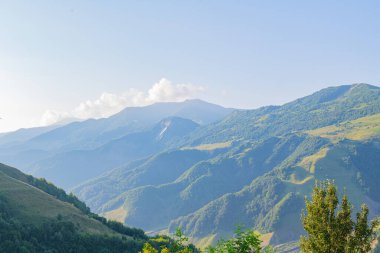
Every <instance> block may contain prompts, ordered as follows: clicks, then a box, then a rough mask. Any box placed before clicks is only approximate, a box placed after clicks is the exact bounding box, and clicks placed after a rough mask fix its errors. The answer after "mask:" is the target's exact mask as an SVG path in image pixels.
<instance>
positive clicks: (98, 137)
mask: <svg viewBox="0 0 380 253" xmlns="http://www.w3.org/2000/svg"><path fill="white" fill-rule="evenodd" d="M232 111H233V109H229V108H224V107H221V106H218V105H214V104H211V103H207V102H204V101H202V100H186V101H184V102H168V103H156V104H152V105H149V106H144V107H129V108H125V109H124V110H122V111H121V112H119V113H117V114H115V115H113V116H111V117H109V118H103V119H97V120H95V119H89V120H85V121H81V122H73V123H70V124H67V125H64V126H60V127H53V129H50V131H45V130H49V129H46V128H44V129H26V130H20V132H25V133H26V134H25V135H27V136H28V138H20V137H17V138H15V137H12V138H13V139H17V140H18V141H17V142H14V143H13V144H12V145H2V143H4V144H5V141H2V140H3V139H6V138H10V137H9V136H20V135H21V133H12V134H8V135H5V136H1V137H0V160H1V161H3V162H5V163H7V164H11V165H14V166H16V167H18V168H21V169H22V170H24V171H29V169H28V168H29V166H30V165H31V164H33V163H35V162H38V161H40V160H44V159H47V158H49V157H51V156H54V155H57V154H59V153H62V152H70V151H73V150H93V149H96V148H100V147H101V146H102V145H105V144H107V143H109V142H111V141H113V140H116V139H120V138H122V137H124V136H126V135H128V134H133V133H136V132H143V131H148V130H149V129H151V128H152V127H154V125H155V124H157V122H159V121H161V120H163V119H165V118H169V117H179V118H184V119H189V120H192V121H194V122H196V123H197V124H208V123H211V122H215V121H217V120H221V119H222V118H224V117H225V116H226V115H227V114H229V113H230V112H232ZM41 130H43V131H41ZM39 131H40V132H39ZM7 136H8V137H7ZM12 138H11V139H12ZM6 142H9V141H6Z"/></svg>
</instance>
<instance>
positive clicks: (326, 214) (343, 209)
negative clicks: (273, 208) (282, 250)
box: [300, 181, 377, 253]
mask: <svg viewBox="0 0 380 253" xmlns="http://www.w3.org/2000/svg"><path fill="white" fill-rule="evenodd" d="M338 207H339V210H338ZM351 213H352V207H351V204H350V202H349V201H348V197H347V195H344V196H343V199H342V203H341V204H340V205H339V200H338V197H337V189H336V186H335V185H334V183H333V182H331V181H326V182H321V183H317V184H316V185H315V187H314V189H313V194H312V199H311V200H306V213H304V214H303V215H302V222H303V225H304V229H305V230H306V232H307V236H302V237H301V240H300V247H301V251H302V252H305V253H367V252H369V251H370V249H371V243H372V241H373V240H374V238H375V232H374V230H375V226H376V225H377V222H375V221H373V222H372V224H371V225H369V224H368V207H367V206H366V205H362V207H361V211H360V212H359V213H358V214H357V216H356V217H357V218H356V222H354V221H353V220H352V218H351Z"/></svg>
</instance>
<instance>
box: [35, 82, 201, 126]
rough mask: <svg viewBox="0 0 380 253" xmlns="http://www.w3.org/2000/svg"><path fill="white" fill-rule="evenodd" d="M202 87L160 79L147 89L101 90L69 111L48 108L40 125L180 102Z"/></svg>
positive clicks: (199, 91)
mask: <svg viewBox="0 0 380 253" xmlns="http://www.w3.org/2000/svg"><path fill="white" fill-rule="evenodd" d="M204 90H205V89H204V87H202V86H196V85H193V84H173V83H172V82H171V81H169V80H167V79H165V78H162V79H161V80H160V81H159V82H157V83H155V84H154V85H153V86H152V87H151V88H150V89H149V90H148V91H146V92H144V91H140V90H137V89H129V90H128V91H126V92H124V93H122V94H112V93H107V92H104V93H103V94H101V95H100V97H99V98H98V99H95V100H87V101H84V102H82V103H80V104H79V105H78V106H77V107H76V108H74V109H73V110H71V111H70V112H58V111H54V110H47V111H46V112H45V113H44V114H43V115H42V117H41V120H40V125H43V126H46V125H51V124H55V123H58V122H62V121H66V120H69V119H72V118H76V119H89V118H95V119H97V118H104V117H108V116H111V115H113V114H115V113H117V112H119V111H121V110H123V109H124V108H125V107H131V106H145V105H149V104H153V103H157V102H179V101H183V100H186V99H190V98H194V97H195V96H197V95H199V94H201V93H203V92H204Z"/></svg>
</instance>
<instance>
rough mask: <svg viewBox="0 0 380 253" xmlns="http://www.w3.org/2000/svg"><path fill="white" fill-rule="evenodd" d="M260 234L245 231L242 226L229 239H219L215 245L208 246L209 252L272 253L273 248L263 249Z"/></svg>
mask: <svg viewBox="0 0 380 253" xmlns="http://www.w3.org/2000/svg"><path fill="white" fill-rule="evenodd" d="M261 243H262V241H261V240H260V234H259V233H256V232H254V231H252V230H247V231H243V230H242V229H241V228H240V227H238V229H237V230H236V231H235V236H234V237H233V238H231V239H229V240H226V241H225V240H220V241H218V243H217V245H216V246H215V247H212V246H211V247H208V249H207V251H208V252H209V253H270V252H273V251H272V249H271V248H269V247H268V248H266V249H264V250H263V249H262V247H261Z"/></svg>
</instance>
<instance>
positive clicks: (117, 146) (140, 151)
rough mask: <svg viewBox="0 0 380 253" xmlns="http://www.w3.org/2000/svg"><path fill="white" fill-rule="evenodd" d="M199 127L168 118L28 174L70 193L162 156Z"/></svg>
mask: <svg viewBox="0 0 380 253" xmlns="http://www.w3.org/2000/svg"><path fill="white" fill-rule="evenodd" d="M198 126H199V125H198V124H197V123H195V122H193V121H191V120H188V119H182V118H178V117H170V118H166V119H163V120H161V121H160V122H159V123H157V124H156V125H155V126H154V127H153V128H151V129H149V130H146V131H142V132H136V133H131V134H128V135H126V136H124V137H122V138H119V139H116V140H113V141H110V142H108V143H107V144H104V145H102V146H100V147H99V148H96V149H93V150H73V151H68V152H62V153H59V154H57V155H54V156H52V157H49V158H47V159H44V160H41V161H38V162H37V163H34V164H32V165H31V166H29V170H30V172H31V173H32V174H33V175H35V176H38V177H44V178H46V179H48V180H50V181H52V182H55V183H56V184H58V185H60V186H61V187H64V188H66V189H68V188H70V187H73V186H76V185H78V184H80V183H81V182H83V181H85V180H88V179H90V178H93V177H95V176H98V175H100V174H101V173H103V172H104V171H106V170H107V169H111V168H114V167H116V166H119V165H122V164H125V163H127V162H131V161H134V160H137V159H141V158H144V157H147V156H149V155H152V154H154V153H157V152H160V151H161V150H164V149H166V148H168V147H169V146H170V145H171V144H173V143H176V142H178V140H180V139H181V138H183V137H184V136H186V135H188V134H189V133H191V132H192V131H194V130H195V129H196V128H197V127H198Z"/></svg>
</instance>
